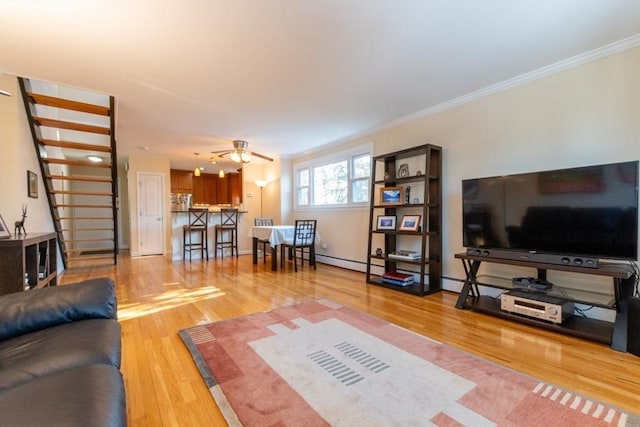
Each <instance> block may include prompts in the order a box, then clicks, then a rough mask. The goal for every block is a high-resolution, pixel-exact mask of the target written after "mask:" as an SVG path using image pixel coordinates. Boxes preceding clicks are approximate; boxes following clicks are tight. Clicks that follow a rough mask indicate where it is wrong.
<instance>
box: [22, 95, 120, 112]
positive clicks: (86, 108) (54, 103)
mask: <svg viewBox="0 0 640 427" xmlns="http://www.w3.org/2000/svg"><path fill="white" fill-rule="evenodd" d="M27 95H28V96H29V98H30V100H31V102H33V103H34V104H40V105H46V106H48V107H56V108H62V109H64V110H73V111H81V112H83V113H90V114H98V115H100V116H109V107H105V106H102V105H95V104H88V103H85V102H79V101H72V100H70V99H62V98H56V97H55V96H49V95H42V94H39V93H33V92H28V93H27Z"/></svg>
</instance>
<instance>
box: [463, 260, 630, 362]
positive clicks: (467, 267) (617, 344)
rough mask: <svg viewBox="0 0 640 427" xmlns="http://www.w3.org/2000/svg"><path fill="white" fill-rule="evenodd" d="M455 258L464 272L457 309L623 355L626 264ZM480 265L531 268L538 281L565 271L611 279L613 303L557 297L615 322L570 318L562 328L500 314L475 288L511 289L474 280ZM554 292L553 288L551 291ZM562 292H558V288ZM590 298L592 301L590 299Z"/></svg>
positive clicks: (492, 301) (496, 300)
mask: <svg viewBox="0 0 640 427" xmlns="http://www.w3.org/2000/svg"><path fill="white" fill-rule="evenodd" d="M455 257H456V258H458V259H460V260H461V261H462V264H463V266H464V271H465V275H466V278H465V281H464V285H463V287H462V291H461V292H460V295H459V297H458V301H457V302H456V308H458V309H465V308H467V309H471V310H474V311H478V312H481V313H485V314H490V315H493V316H498V317H501V318H504V319H509V320H514V321H518V322H521V323H525V324H528V325H533V326H538V327H541V328H545V329H549V330H553V331H556V332H561V333H565V334H568V335H573V336H577V337H581V338H585V339H588V340H592V341H597V342H601V343H604V344H610V345H611V348H613V349H614V350H618V351H627V315H628V307H627V300H628V299H629V298H631V297H632V296H633V284H634V282H635V272H634V270H633V268H632V267H631V266H630V265H628V264H622V263H604V262H600V263H599V266H598V268H591V267H577V266H571V265H556V264H545V263H539V262H532V261H522V260H512V259H501V258H490V257H484V256H475V255H467V254H466V253H459V254H456V255H455ZM483 262H487V263H496V264H505V265H514V266H521V267H532V268H535V269H537V271H538V278H541V279H546V274H547V270H556V271H567V272H572V273H582V274H591V275H598V276H605V277H611V278H612V279H613V294H614V295H613V299H612V300H611V299H610V300H609V301H598V298H597V295H596V294H593V295H590V293H589V292H579V293H578V294H577V295H571V294H565V293H563V294H561V295H557V296H561V297H562V298H565V299H570V300H572V301H574V302H575V303H578V304H585V305H590V306H596V307H602V308H606V309H611V310H615V312H616V315H615V321H614V322H613V323H612V322H607V321H603V320H599V319H591V318H587V317H581V316H576V315H574V316H572V317H570V318H569V319H567V320H566V321H564V322H563V323H562V324H555V323H551V322H546V321H543V320H538V319H535V318H533V317H527V316H522V315H519V314H515V313H510V312H506V311H503V310H502V309H501V308H500V299H499V298H494V297H491V296H486V295H480V290H479V288H478V286H487V287H491V288H498V289H504V290H510V289H512V287H511V284H510V283H504V284H499V283H481V282H480V281H479V280H478V270H479V269H480V266H481V264H482V263H483ZM555 288H557V287H556V286H554V289H555ZM560 289H562V288H560ZM590 296H593V298H590Z"/></svg>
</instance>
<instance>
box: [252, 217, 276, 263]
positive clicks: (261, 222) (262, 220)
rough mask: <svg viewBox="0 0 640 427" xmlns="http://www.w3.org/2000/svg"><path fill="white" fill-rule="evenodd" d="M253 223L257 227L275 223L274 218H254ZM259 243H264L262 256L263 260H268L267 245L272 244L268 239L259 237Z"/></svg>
mask: <svg viewBox="0 0 640 427" xmlns="http://www.w3.org/2000/svg"><path fill="white" fill-rule="evenodd" d="M253 225H255V226H256V227H267V226H271V225H273V218H254V219H253ZM258 244H260V245H262V258H263V262H267V245H270V243H269V241H268V240H262V239H258Z"/></svg>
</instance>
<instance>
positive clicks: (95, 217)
mask: <svg viewBox="0 0 640 427" xmlns="http://www.w3.org/2000/svg"><path fill="white" fill-rule="evenodd" d="M109 207H111V206H109ZM58 219H59V220H65V219H77V220H80V219H82V220H87V219H89V220H92V219H95V220H102V221H105V220H109V221H113V218H112V217H110V216H61V217H59V218H58Z"/></svg>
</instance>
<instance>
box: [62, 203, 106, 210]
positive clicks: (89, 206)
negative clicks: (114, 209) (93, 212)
mask: <svg viewBox="0 0 640 427" xmlns="http://www.w3.org/2000/svg"><path fill="white" fill-rule="evenodd" d="M55 207H56V208H101V209H105V208H109V209H111V205H87V204H83V205H76V204H66V203H65V204H60V205H55Z"/></svg>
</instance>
